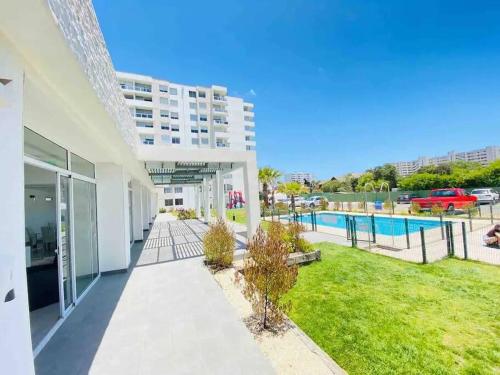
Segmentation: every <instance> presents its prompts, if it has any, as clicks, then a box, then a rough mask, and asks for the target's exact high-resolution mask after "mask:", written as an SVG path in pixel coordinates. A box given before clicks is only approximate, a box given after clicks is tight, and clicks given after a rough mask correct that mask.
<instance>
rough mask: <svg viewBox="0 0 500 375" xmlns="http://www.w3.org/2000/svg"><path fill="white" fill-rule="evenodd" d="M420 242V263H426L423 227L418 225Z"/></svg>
mask: <svg viewBox="0 0 500 375" xmlns="http://www.w3.org/2000/svg"><path fill="white" fill-rule="evenodd" d="M420 242H421V244H422V263H423V264H426V263H427V252H426V249H425V233H424V227H420Z"/></svg>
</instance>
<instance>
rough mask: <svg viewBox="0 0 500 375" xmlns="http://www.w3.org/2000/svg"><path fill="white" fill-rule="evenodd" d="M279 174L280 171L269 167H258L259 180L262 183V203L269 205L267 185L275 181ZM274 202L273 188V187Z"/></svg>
mask: <svg viewBox="0 0 500 375" xmlns="http://www.w3.org/2000/svg"><path fill="white" fill-rule="evenodd" d="M280 176H281V172H280V171H278V170H277V169H274V168H271V167H263V168H261V169H259V181H260V183H261V184H262V193H263V196H264V205H265V206H266V207H269V185H273V184H275V183H276V180H277V179H278V178H279V177H280ZM273 202H274V189H273Z"/></svg>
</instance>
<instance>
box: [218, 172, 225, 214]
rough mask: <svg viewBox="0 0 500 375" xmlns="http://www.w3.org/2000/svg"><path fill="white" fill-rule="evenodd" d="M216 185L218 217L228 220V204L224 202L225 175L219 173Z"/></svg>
mask: <svg viewBox="0 0 500 375" xmlns="http://www.w3.org/2000/svg"><path fill="white" fill-rule="evenodd" d="M215 176H216V179H215V184H216V185H217V217H219V218H221V219H223V220H226V204H225V200H224V175H223V174H222V172H221V171H217V172H216V174H215Z"/></svg>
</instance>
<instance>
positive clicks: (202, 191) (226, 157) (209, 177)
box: [138, 145, 259, 238]
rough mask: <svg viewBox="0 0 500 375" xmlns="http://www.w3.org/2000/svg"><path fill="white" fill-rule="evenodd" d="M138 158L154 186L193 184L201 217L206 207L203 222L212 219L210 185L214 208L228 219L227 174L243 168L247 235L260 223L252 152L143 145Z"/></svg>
mask: <svg viewBox="0 0 500 375" xmlns="http://www.w3.org/2000/svg"><path fill="white" fill-rule="evenodd" d="M138 153H139V158H140V160H143V161H144V164H145V168H146V170H147V172H148V173H149V175H150V177H151V180H152V182H153V184H154V185H157V186H164V185H193V186H195V187H197V188H196V189H195V206H196V212H197V215H198V217H201V207H203V208H204V221H205V222H207V223H208V222H209V221H210V209H208V208H209V207H210V202H209V200H210V197H209V191H210V185H211V186H212V196H213V197H212V198H213V202H214V204H213V207H214V208H215V210H216V212H217V216H218V217H220V218H223V219H225V218H226V207H225V200H224V175H226V174H228V173H231V172H232V171H235V170H236V169H240V168H242V169H243V180H244V190H245V197H246V206H245V207H246V210H247V232H248V233H247V234H248V238H250V237H251V236H252V235H253V234H254V233H255V231H256V230H257V226H258V223H259V192H258V180H257V178H258V177H257V163H256V157H255V152H253V151H246V152H244V151H230V150H217V149H191V150H190V149H180V148H172V147H169V146H165V147H161V146H160V147H158V146H157V147H154V148H153V147H148V146H147V145H144V146H140V147H139V150H138Z"/></svg>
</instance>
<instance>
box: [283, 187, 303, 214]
mask: <svg viewBox="0 0 500 375" xmlns="http://www.w3.org/2000/svg"><path fill="white" fill-rule="evenodd" d="M278 191H279V192H280V193H283V194H286V195H287V196H288V197H290V199H291V203H292V211H295V196H296V195H299V194H300V193H302V192H303V191H304V187H303V186H302V185H301V184H299V183H298V182H295V181H291V182H285V183H284V184H279V185H278Z"/></svg>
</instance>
